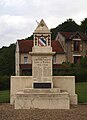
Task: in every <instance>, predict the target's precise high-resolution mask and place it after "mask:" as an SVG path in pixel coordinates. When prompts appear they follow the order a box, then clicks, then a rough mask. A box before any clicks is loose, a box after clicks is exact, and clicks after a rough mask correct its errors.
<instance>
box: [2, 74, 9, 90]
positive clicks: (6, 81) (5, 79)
mask: <svg viewBox="0 0 87 120" xmlns="http://www.w3.org/2000/svg"><path fill="white" fill-rule="evenodd" d="M9 89H10V77H9V76H0V90H9Z"/></svg>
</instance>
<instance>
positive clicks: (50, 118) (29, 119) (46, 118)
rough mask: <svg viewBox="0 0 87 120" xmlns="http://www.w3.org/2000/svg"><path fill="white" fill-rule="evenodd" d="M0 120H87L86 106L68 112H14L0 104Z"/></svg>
mask: <svg viewBox="0 0 87 120" xmlns="http://www.w3.org/2000/svg"><path fill="white" fill-rule="evenodd" d="M0 120H87V104H79V105H73V106H71V109H70V110H48V109H46V110H45V109H43V110H40V109H29V110H22V109H21V110H15V109H14V106H13V105H10V104H8V103H4V104H3V103H2V104H1V103H0Z"/></svg>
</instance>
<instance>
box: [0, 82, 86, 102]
mask: <svg viewBox="0 0 87 120" xmlns="http://www.w3.org/2000/svg"><path fill="white" fill-rule="evenodd" d="M76 93H77V94H78V102H79V103H87V82H83V83H82V82H81V83H76ZM9 101H10V91H9V90H4V91H0V103H8V102H9Z"/></svg>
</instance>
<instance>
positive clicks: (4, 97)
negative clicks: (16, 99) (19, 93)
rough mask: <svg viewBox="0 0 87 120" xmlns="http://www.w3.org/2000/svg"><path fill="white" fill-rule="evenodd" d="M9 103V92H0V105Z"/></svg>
mask: <svg viewBox="0 0 87 120" xmlns="http://www.w3.org/2000/svg"><path fill="white" fill-rule="evenodd" d="M9 101H10V92H9V90H4V91H0V103H8V102H9Z"/></svg>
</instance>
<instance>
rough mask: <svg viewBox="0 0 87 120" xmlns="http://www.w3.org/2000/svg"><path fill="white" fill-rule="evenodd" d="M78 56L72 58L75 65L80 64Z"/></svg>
mask: <svg viewBox="0 0 87 120" xmlns="http://www.w3.org/2000/svg"><path fill="white" fill-rule="evenodd" d="M80 58H81V57H80V56H74V63H75V64H76V63H78V64H79V63H80Z"/></svg>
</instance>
